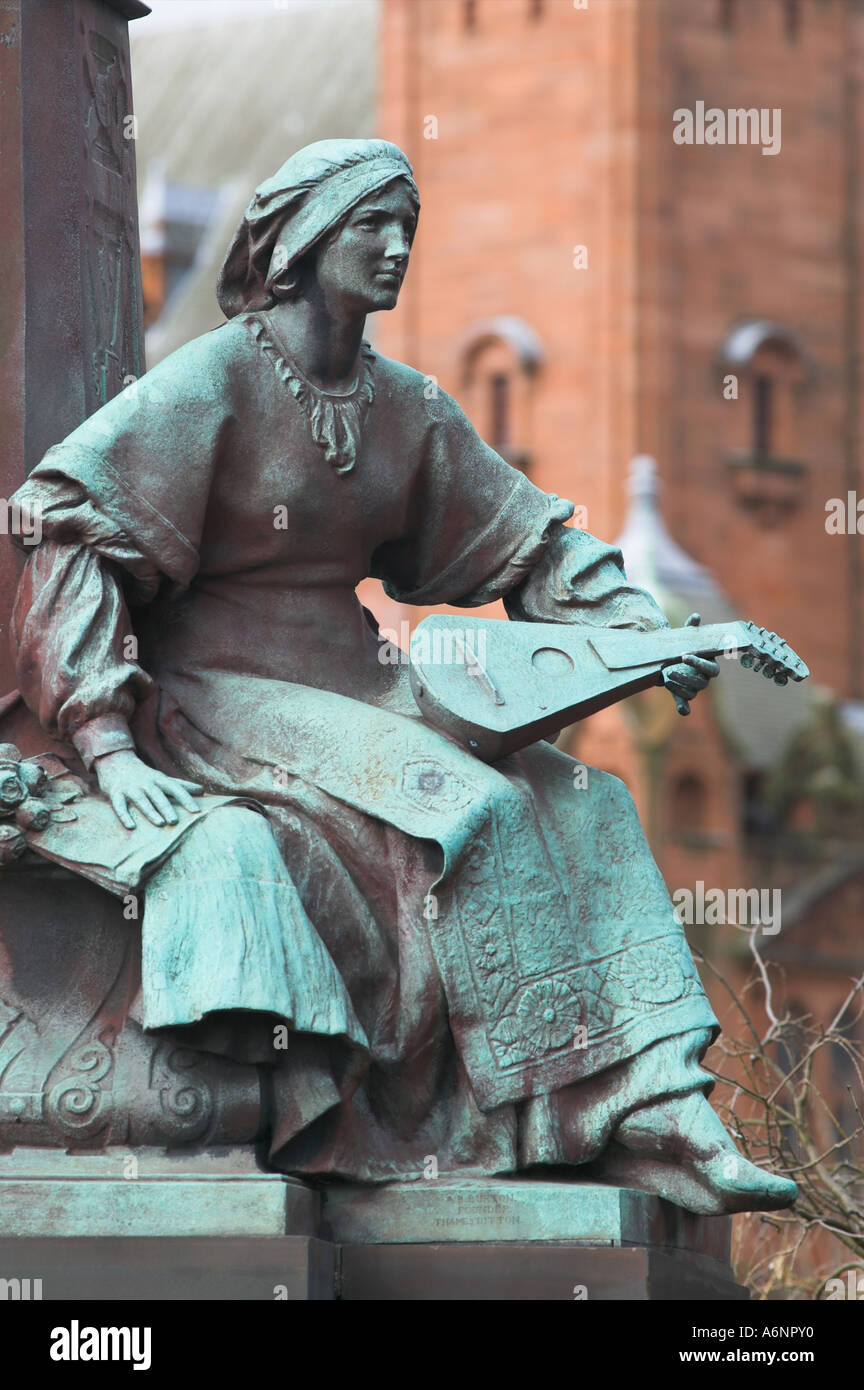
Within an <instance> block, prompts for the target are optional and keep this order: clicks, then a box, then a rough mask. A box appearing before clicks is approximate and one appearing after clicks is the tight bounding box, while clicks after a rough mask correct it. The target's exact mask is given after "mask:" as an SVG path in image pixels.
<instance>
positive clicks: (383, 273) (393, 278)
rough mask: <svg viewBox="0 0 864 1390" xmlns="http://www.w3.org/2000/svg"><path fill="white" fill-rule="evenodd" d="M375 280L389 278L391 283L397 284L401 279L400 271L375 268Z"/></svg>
mask: <svg viewBox="0 0 864 1390" xmlns="http://www.w3.org/2000/svg"><path fill="white" fill-rule="evenodd" d="M375 279H376V280H389V282H390V283H391V284H392V285H398V284H400V283H401V281H402V272H401V271H399V270H377V271H376V272H375Z"/></svg>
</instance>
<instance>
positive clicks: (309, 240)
mask: <svg viewBox="0 0 864 1390" xmlns="http://www.w3.org/2000/svg"><path fill="white" fill-rule="evenodd" d="M413 173H414V171H413V170H412V168H411V165H410V164H409V163H408V160H407V159H406V157H405V155H404V154H403V153H402V151H401V150H400V149H399V148H398V146H397V145H393V144H391V143H390V141H389V140H317V141H316V142H315V143H314V144H312V145H306V146H305V147H304V148H303V149H302V150H298V151H297V153H296V154H293V155H292V156H291V158H290V159H289V160H287V162H286V163H285V164H283V165H282V168H281V169H280V170H279V172H278V173H276V174H274V175H273V177H272V178H271V179H266V180H265V181H264V183H262V184H259V185H258V187H257V188H256V189H255V193H254V196H253V198H252V201H251V203H250V204H249V206H248V207H247V209H246V212H245V213H244V216H243V220H242V222H241V223H240V226H239V227H238V228H237V231H236V232H235V234H234V239H233V241H232V242H231V246H230V247H229V250H228V254H227V256H226V257H225V260H224V262H223V265H222V269H221V270H220V272H219V279H218V280H217V282H216V297H217V299H218V300H219V305H220V308H221V309H222V312H223V313H224V315H225V317H226V318H229V319H230V318H233V317H234V315H235V314H241V313H244V312H247V311H249V310H254V309H263V308H267V307H269V306H270V305H271V304H272V303H273V295H272V283H273V280H274V279H275V278H276V276H277V275H284V274H285V272H286V270H288V269H289V267H290V266H291V265H292V264H293V263H294V262H295V261H297V260H299V259H300V257H301V256H303V255H305V253H306V252H307V251H308V250H309V249H310V248H311V247H312V246H314V245H315V243H316V242H317V241H319V240H320V238H321V237H322V236H324V235H325V233H326V232H328V231H330V230H331V229H332V228H334V227H335V226H337V225H338V223H339V222H341V221H342V219H343V218H344V217H346V216H347V215H348V213H349V212H350V211H351V209H352V208H354V207H356V205H357V204H358V203H359V202H362V200H363V199H364V198H367V197H368V196H369V194H370V193H374V192H375V191H376V190H377V189H379V188H383V187H384V186H385V184H388V183H392V182H393V181H394V179H404V180H405V181H406V183H407V184H408V187H409V191H410V194H411V197H412V200H413V201H414V202H415V203H416V205H417V208H418V209H419V207H420V198H419V195H418V193H417V186H416V184H415V183H414V177H413Z"/></svg>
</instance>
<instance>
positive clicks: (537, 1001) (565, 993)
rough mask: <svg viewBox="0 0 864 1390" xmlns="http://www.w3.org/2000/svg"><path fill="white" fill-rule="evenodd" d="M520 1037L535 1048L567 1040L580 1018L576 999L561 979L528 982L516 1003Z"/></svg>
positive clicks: (545, 1049)
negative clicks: (531, 983) (529, 983)
mask: <svg viewBox="0 0 864 1390" xmlns="http://www.w3.org/2000/svg"><path fill="white" fill-rule="evenodd" d="M516 1016H517V1018H518V1020H519V1026H520V1029H521V1032H522V1037H523V1038H524V1039H525V1041H526V1042H528V1043H530V1044H531V1046H532V1047H533V1048H534V1049H535V1050H536V1051H538V1052H548V1051H549V1050H550V1049H551V1048H553V1047H564V1046H565V1045H566V1044H567V1043H569V1042H570V1041H571V1040H572V1038H573V1034H574V1033H575V1031H576V1029H577V1027H578V1026H579V1024H580V1023H581V1022H582V1011H581V1009H580V1006H579V1000H578V998H577V996H576V995H575V994H574V993H573V991H572V989H571V988H570V986H569V985H566V984H565V983H564V981H563V980H541V981H539V983H537V984H536V985H529V986H528V988H527V989H526V990H525V992H524V993H523V995H522V997H521V999H520V1000H519V1003H518V1004H517V1006H516Z"/></svg>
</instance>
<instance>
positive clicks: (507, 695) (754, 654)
mask: <svg viewBox="0 0 864 1390" xmlns="http://www.w3.org/2000/svg"><path fill="white" fill-rule="evenodd" d="M720 654H725V655H737V656H738V658H739V659H740V661H741V664H742V666H746V667H750V668H751V669H752V670H754V671H758V672H761V674H762V675H763V676H765V677H767V678H769V679H772V680H773V681H775V682H776V684H777V685H785V684H786V683H787V682H788V681H790V680H792V681H802V680H804V679H805V677H807V676H808V675H809V674H810V672H809V671H808V669H807V667H806V666H805V665H804V662H803V661H802V660H801V658H800V657H799V656H798V655H797V654H796V653H795V652H794V651H793V650H792V648H791V647H790V646H788V644H787V643H786V642H784V641H783V639H782V638H781V637H778V636H777V634H776V632H766V630H765V628H762V627H757V626H756V624H755V623H750V622H744V621H740V620H735V621H732V622H727V623H709V624H706V626H704V627H671V628H661V629H659V630H657V631H654V632H633V631H629V630H627V629H625V628H608V627H587V626H577V625H575V624H574V625H573V626H571V625H569V624H564V623H523V622H504V621H501V620H499V619H496V618H473V619H466V618H464V617H462V616H457V615H452V616H451V615H450V614H434V615H433V616H431V617H429V618H424V619H423V621H422V622H421V623H419V624H418V626H417V628H416V629H415V631H414V634H413V636H412V639H411V647H410V653H409V656H410V678H411V689H412V691H413V693H414V698H415V700H416V701H417V705H418V707H419V709H420V711H421V713H422V715H423V717H424V719H426V721H427V722H428V723H429V724H432V725H434V727H435V728H437V729H441V730H442V731H443V732H444V733H446V734H449V735H450V736H451V737H453V738H455V739H456V740H457V741H458V742H459V743H461V744H463V745H464V747H466V748H468V749H469V750H470V751H471V752H472V753H474V754H475V755H476V756H477V757H478V758H482V759H483V760H484V761H486V762H494V760H495V759H496V758H502V757H504V756H505V755H506V754H508V753H515V752H516V751H517V749H519V748H525V747H526V746H527V745H528V744H530V743H536V742H537V741H538V739H542V738H549V737H554V736H555V735H556V734H557V733H559V732H560V731H561V729H563V728H564V726H565V725H567V724H573V723H574V722H575V721H576V720H578V719H584V718H585V717H586V716H587V715H589V714H594V713H596V711H597V710H601V709H605V708H606V707H607V706H608V705H612V704H615V703H616V702H617V701H618V700H624V699H626V698H627V696H628V695H635V694H637V693H638V692H639V691H640V690H647V689H648V688H649V686H652V685H662V683H663V673H664V671H665V670H666V668H667V667H669V666H674V665H676V664H677V663H679V662H680V661H681V660H682V659H683V658H684V657H685V656H690V655H693V656H703V657H711V658H713V657H715V656H719V655H720Z"/></svg>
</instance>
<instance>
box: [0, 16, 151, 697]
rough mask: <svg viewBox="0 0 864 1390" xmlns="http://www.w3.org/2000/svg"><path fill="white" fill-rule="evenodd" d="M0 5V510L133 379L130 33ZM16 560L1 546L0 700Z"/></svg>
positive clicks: (136, 272) (137, 292) (116, 21)
mask: <svg viewBox="0 0 864 1390" xmlns="http://www.w3.org/2000/svg"><path fill="white" fill-rule="evenodd" d="M148 13H149V9H148V7H147V5H144V4H142V3H140V0H0V497H2V498H8V497H9V496H10V495H11V494H12V493H13V492H14V491H15V489H16V488H17V487H18V485H19V484H20V482H21V481H22V480H23V478H24V477H25V476H26V474H27V473H28V472H29V470H30V469H31V468H32V467H33V466H34V464H36V463H38V461H39V459H40V458H41V456H42V454H43V453H44V452H45V450H46V449H48V448H49V447H50V446H51V445H52V444H56V443H57V442H58V441H59V440H60V439H62V438H63V437H64V436H65V435H67V434H68V433H69V432H70V431H71V430H73V429H74V428H75V427H76V425H78V424H80V422H81V421H82V420H83V419H85V418H86V416H88V415H90V414H92V412H93V411H94V410H96V409H98V407H99V406H100V405H103V404H104V403H105V401H107V400H109V399H110V397H111V396H113V395H115V394H116V393H117V391H119V390H120V389H121V388H122V386H123V381H124V377H128V376H136V377H137V376H140V375H141V374H142V372H143V371H144V359H143V351H142V343H141V322H142V310H141V272H140V258H139V246H138V214H137V199H136V187H135V138H134V137H135V129H134V119H133V114H132V85H131V80H130V73H129V37H128V21H129V20H130V19H136V18H138V17H140V16H143V15H146V14H148ZM19 569H20V561H19V558H18V556H17V555H16V553H15V551H14V549H13V547H12V545H11V544H10V542H9V541H8V540H6V539H5V538H4V537H2V536H0V696H2V695H4V694H5V693H6V692H7V691H9V690H11V689H12V688H13V687H14V685H15V677H14V673H13V669H12V662H11V657H10V654H9V650H8V646H9V612H10V608H11V604H12V598H13V594H14V589H15V584H16V580H17V574H18V571H19Z"/></svg>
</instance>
